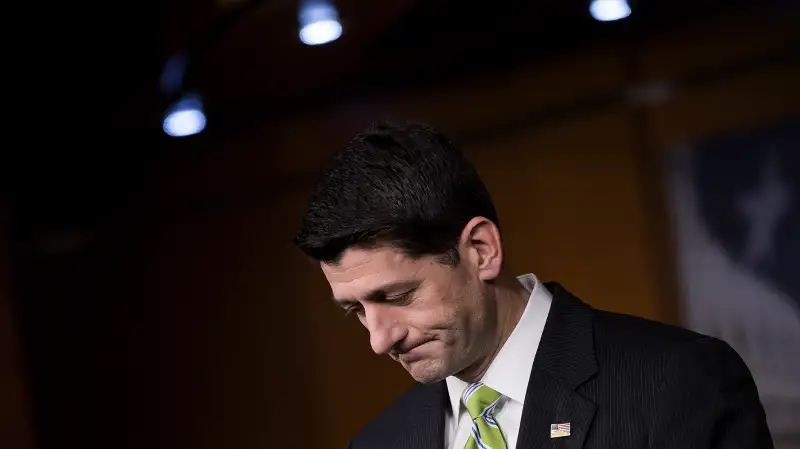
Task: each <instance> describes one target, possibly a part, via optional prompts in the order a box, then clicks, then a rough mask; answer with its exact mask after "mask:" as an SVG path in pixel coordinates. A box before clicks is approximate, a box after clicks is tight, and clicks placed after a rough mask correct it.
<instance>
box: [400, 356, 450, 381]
mask: <svg viewBox="0 0 800 449" xmlns="http://www.w3.org/2000/svg"><path fill="white" fill-rule="evenodd" d="M437 365H438V364H431V363H425V362H423V361H420V362H417V363H414V364H411V366H404V368H405V369H406V371H408V374H410V375H411V377H412V378H414V380H415V381H417V382H419V383H421V384H432V383H436V382H439V381H441V380H444V379H445V378H447V376H449V375H450V374H449V373H448V372H446V370H444V369H443V368H444V367H442V366H437Z"/></svg>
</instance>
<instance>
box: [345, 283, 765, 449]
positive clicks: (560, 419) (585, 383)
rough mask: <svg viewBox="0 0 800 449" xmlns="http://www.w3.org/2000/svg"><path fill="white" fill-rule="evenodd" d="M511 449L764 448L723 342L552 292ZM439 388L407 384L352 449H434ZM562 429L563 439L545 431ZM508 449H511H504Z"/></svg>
mask: <svg viewBox="0 0 800 449" xmlns="http://www.w3.org/2000/svg"><path fill="white" fill-rule="evenodd" d="M545 285H546V286H547V288H548V290H549V291H550V292H551V293H552V294H553V303H552V305H551V308H550V314H549V316H548V318H547V324H546V325H545V329H544V333H543V334H542V339H541V342H540V345H539V349H538V351H537V353H536V358H535V360H534V362H533V370H532V372H531V377H530V381H529V383H528V391H527V394H526V396H525V406H524V407H523V411H522V421H521V423H520V431H519V438H518V443H517V448H520V449H523V448H524V449H528V448H531V449H545V448H560V449H578V448H584V449H595V448H597V449H599V448H603V449H628V448H643V449H644V448H648V449H772V448H773V443H772V439H771V437H770V433H769V430H768V428H767V423H766V417H765V414H764V409H763V407H762V405H761V402H760V399H759V397H758V392H757V390H756V386H755V383H754V382H753V378H752V376H751V374H750V371H749V370H748V368H747V366H746V365H745V363H744V362H743V361H742V359H741V358H740V357H739V355H738V354H737V353H736V352H735V351H734V350H733V349H732V348H731V347H730V346H729V345H728V344H727V343H725V342H723V341H721V340H718V339H715V338H712V337H708V336H704V335H700V334H697V333H694V332H691V331H688V330H685V329H682V328H678V327H673V326H668V325H666V324H661V323H657V322H653V321H648V320H645V319H642V318H636V317H632V316H628V315H621V314H616V313H610V312H605V311H600V310H596V309H593V308H592V307H590V306H589V305H587V304H585V303H583V302H582V301H580V300H579V299H578V298H576V297H574V296H573V295H571V294H570V293H569V292H568V291H567V290H566V289H564V288H563V287H562V286H560V285H558V284H556V283H547V284H545ZM448 406H449V402H448V395H447V386H446V384H445V382H438V383H436V384H432V385H421V384H419V385H416V386H414V387H413V388H412V389H411V390H410V391H409V392H408V393H406V394H405V395H404V396H403V397H402V398H400V399H399V400H398V401H397V402H396V403H394V404H393V405H391V406H390V407H388V408H387V409H386V410H384V411H383V412H382V413H381V414H380V415H378V416H377V417H376V418H375V419H374V420H373V421H372V422H371V423H370V424H368V425H367V426H366V427H365V428H364V429H363V430H362V431H361V433H360V434H359V435H357V436H356V437H355V438H353V440H352V441H351V442H350V446H349V447H350V448H351V449H441V448H443V446H444V425H445V411H446V407H448ZM564 422H569V423H570V424H571V433H570V435H569V436H567V437H561V438H553V439H551V438H550V424H553V423H564ZM509 449H511V448H509Z"/></svg>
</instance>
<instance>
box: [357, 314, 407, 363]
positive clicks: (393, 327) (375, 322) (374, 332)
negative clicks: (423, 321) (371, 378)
mask: <svg viewBox="0 0 800 449" xmlns="http://www.w3.org/2000/svg"><path fill="white" fill-rule="evenodd" d="M364 315H365V317H364V320H365V321H364V326H366V328H367V330H368V331H369V343H370V346H372V350H373V351H374V352H375V354H378V355H383V354H388V353H389V351H390V350H391V349H392V348H393V347H394V346H395V345H396V344H397V343H398V342H400V341H401V340H403V338H405V336H406V333H405V331H404V330H403V327H402V326H401V324H400V321H399V317H398V316H397V315H396V313H394V311H392V310H391V309H390V308H389V307H387V306H386V305H384V304H370V305H368V306H366V307H365V308H364Z"/></svg>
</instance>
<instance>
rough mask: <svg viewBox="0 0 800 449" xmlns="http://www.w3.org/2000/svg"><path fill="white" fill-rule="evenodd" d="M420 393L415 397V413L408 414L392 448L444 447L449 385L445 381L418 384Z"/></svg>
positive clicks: (427, 448)
mask: <svg viewBox="0 0 800 449" xmlns="http://www.w3.org/2000/svg"><path fill="white" fill-rule="evenodd" d="M416 388H418V389H419V395H418V396H416V397H414V407H413V408H414V410H413V413H411V414H409V415H408V421H407V425H405V426H402V427H401V429H402V434H399V435H397V439H396V440H395V441H394V444H392V445H391V446H390V447H391V448H392V449H443V448H444V419H445V408H444V407H445V405H446V402H447V400H448V399H447V386H446V385H445V383H444V381H442V382H437V383H435V384H433V385H418V386H417V387H416Z"/></svg>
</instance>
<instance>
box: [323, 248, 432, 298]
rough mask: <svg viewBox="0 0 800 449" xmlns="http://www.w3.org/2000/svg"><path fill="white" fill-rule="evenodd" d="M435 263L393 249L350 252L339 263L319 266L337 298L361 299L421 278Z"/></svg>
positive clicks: (349, 250)
mask: <svg viewBox="0 0 800 449" xmlns="http://www.w3.org/2000/svg"><path fill="white" fill-rule="evenodd" d="M431 264H432V262H430V261H428V260H427V259H413V258H410V257H408V256H405V255H404V254H403V253H401V252H400V251H398V250H396V249H394V248H376V249H356V248H354V249H348V250H347V251H345V253H344V254H343V256H342V258H341V260H340V262H339V263H338V264H325V263H322V264H320V265H321V267H322V272H323V273H324V274H325V278H327V280H328V283H329V284H330V286H331V290H333V295H334V297H337V298H360V297H361V296H363V295H365V294H367V293H368V292H371V291H374V290H380V289H381V288H382V287H384V286H386V285H390V284H396V283H398V282H403V281H413V280H418V279H421V278H422V277H423V276H424V274H425V271H426V269H427V268H429V267H430V266H431Z"/></svg>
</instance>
